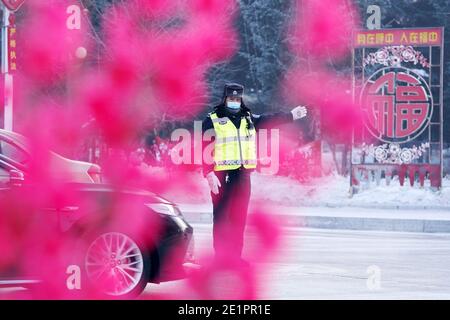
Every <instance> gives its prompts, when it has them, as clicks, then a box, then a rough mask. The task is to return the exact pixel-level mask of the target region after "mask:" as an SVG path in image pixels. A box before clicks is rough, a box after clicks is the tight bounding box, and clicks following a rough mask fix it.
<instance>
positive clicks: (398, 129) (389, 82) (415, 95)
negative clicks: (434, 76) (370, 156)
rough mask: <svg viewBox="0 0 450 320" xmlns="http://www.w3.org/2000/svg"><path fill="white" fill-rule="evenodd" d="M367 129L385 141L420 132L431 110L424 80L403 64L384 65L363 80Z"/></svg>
mask: <svg viewBox="0 0 450 320" xmlns="http://www.w3.org/2000/svg"><path fill="white" fill-rule="evenodd" d="M361 98H362V105H363V109H364V111H365V124H366V127H367V129H368V130H369V132H370V133H371V134H372V135H373V136H374V137H376V138H377V139H379V140H381V141H385V142H390V141H397V142H406V141H410V140H413V139H414V138H416V137H417V136H418V135H420V134H421V133H422V132H423V130H424V129H425V128H426V127H427V126H428V124H429V121H430V116H431V114H432V107H433V104H432V98H431V93H430V89H429V87H428V85H427V83H426V82H425V81H424V80H423V79H422V78H421V77H420V76H418V75H417V74H415V73H413V72H410V71H409V70H407V69H405V68H384V69H381V70H380V71H379V72H376V73H375V74H373V75H372V77H371V78H370V79H369V80H368V81H367V82H366V85H365V87H364V90H363V92H362V95H361Z"/></svg>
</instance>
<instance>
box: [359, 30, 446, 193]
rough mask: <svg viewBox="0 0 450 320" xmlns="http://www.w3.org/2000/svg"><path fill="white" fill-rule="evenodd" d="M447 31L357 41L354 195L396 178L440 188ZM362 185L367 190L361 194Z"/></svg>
mask: <svg viewBox="0 0 450 320" xmlns="http://www.w3.org/2000/svg"><path fill="white" fill-rule="evenodd" d="M443 40H444V29H443V28H420V29H380V30H361V31H358V32H356V33H355V34H354V38H353V45H354V48H353V64H352V69H353V97H354V99H355V102H357V103H358V104H359V106H360V108H361V111H362V113H361V114H362V116H363V117H362V120H363V123H361V124H362V125H359V124H356V125H355V127H354V130H353V137H352V156H351V159H352V160H351V179H350V181H351V187H352V189H351V190H352V193H355V192H358V191H360V190H362V189H364V188H366V187H367V186H368V185H369V184H370V182H371V181H374V180H376V183H377V185H378V184H379V183H380V180H382V179H385V181H386V184H389V183H390V181H391V180H392V178H393V176H394V175H397V176H398V179H399V181H400V184H401V185H403V183H404V181H405V178H406V177H408V178H409V180H410V184H411V185H414V183H415V182H419V183H420V185H421V186H423V185H424V180H425V179H427V178H428V179H429V180H430V186H431V187H432V188H433V189H437V188H440V187H442V174H443V116H442V115H443V113H444V109H443V107H444V106H443V99H442V97H443V90H444V85H445V84H444V81H443V70H444V66H445V65H444V43H443ZM362 186H364V187H363V188H362Z"/></svg>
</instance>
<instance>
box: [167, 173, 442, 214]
mask: <svg viewBox="0 0 450 320" xmlns="http://www.w3.org/2000/svg"><path fill="white" fill-rule="evenodd" d="M159 173H161V171H159ZM187 175H188V176H189V180H190V182H191V183H192V182H194V183H195V191H194V190H193V192H186V191H185V190H181V189H180V188H173V189H170V190H169V191H168V192H165V193H164V194H163V195H164V196H166V197H167V198H169V199H172V200H174V201H175V202H177V203H183V204H193V205H194V204H197V205H198V204H210V202H211V198H210V195H209V188H208V184H207V182H206V180H205V179H204V178H203V177H202V175H201V174H200V173H197V172H192V173H188V174H187ZM349 189H350V188H349V178H348V177H342V176H339V175H330V176H325V177H321V178H317V179H314V180H312V181H310V182H308V183H300V182H299V181H297V180H295V179H292V178H289V177H281V176H268V175H263V174H260V173H256V172H255V173H253V177H252V201H263V202H265V203H267V204H271V205H278V206H285V207H356V208H379V209H418V210H423V209H438V210H448V211H449V214H450V179H444V183H443V188H442V190H441V191H439V192H433V191H431V190H430V189H429V188H428V187H424V188H420V187H419V186H414V187H410V186H409V181H405V186H403V187H401V186H400V184H399V182H398V180H395V179H394V180H393V181H392V182H391V185H390V186H386V185H385V184H384V181H382V184H381V185H380V186H378V187H377V186H376V185H375V184H372V185H371V187H370V188H369V189H367V190H364V191H362V192H360V193H358V194H355V195H354V196H353V197H350V196H349Z"/></svg>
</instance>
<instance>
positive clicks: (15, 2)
mask: <svg viewBox="0 0 450 320" xmlns="http://www.w3.org/2000/svg"><path fill="white" fill-rule="evenodd" d="M2 2H3V4H4V5H5V7H6V8H8V10H10V11H17V10H18V9H19V8H20V6H21V5H22V4H23V3H24V2H25V0H2Z"/></svg>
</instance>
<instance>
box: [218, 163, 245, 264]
mask: <svg viewBox="0 0 450 320" xmlns="http://www.w3.org/2000/svg"><path fill="white" fill-rule="evenodd" d="M251 171H253V170H248V169H245V168H243V167H241V168H239V169H236V170H226V171H216V172H215V174H216V176H217V177H218V178H219V181H220V184H221V185H222V186H221V187H220V188H219V193H218V194H217V195H215V194H213V193H212V192H211V197H212V203H213V222H214V226H213V242H214V250H215V253H216V257H219V258H231V259H233V258H234V259H240V258H241V255H242V249H243V246H244V230H245V224H246V220H247V211H248V204H249V200H250V193H251V182H250V177H251Z"/></svg>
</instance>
